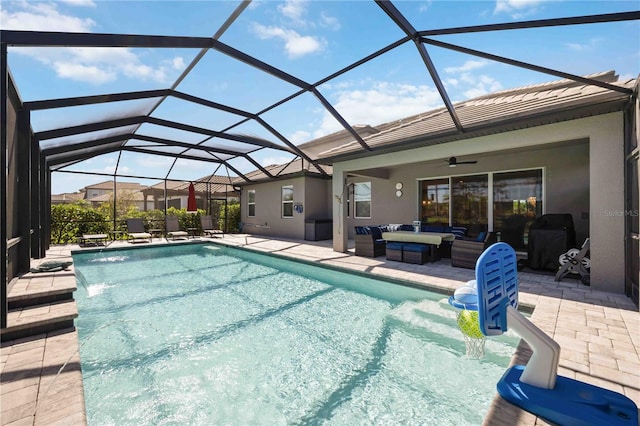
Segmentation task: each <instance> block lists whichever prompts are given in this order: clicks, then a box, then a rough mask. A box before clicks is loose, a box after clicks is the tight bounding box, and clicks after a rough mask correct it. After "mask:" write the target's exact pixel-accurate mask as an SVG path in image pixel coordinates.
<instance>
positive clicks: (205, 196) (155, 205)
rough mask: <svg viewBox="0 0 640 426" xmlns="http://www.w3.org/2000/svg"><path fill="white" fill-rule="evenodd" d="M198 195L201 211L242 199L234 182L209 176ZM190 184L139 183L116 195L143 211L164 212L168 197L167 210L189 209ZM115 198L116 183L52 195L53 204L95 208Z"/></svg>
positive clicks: (120, 188) (198, 185)
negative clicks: (77, 203) (82, 203)
mask: <svg viewBox="0 0 640 426" xmlns="http://www.w3.org/2000/svg"><path fill="white" fill-rule="evenodd" d="M193 183H194V186H195V192H196V203H197V206H198V208H199V209H203V210H207V211H208V210H210V209H207V201H208V202H209V203H211V204H213V203H214V202H216V201H224V200H226V201H229V200H237V199H238V197H239V195H238V193H237V191H236V190H235V189H234V188H233V185H234V182H233V179H232V178H230V177H228V176H217V175H209V176H204V177H202V178H200V179H197V180H196V181H194V182H193ZM189 184H190V182H186V181H169V180H168V181H166V183H165V182H160V183H157V184H155V185H152V186H143V185H140V184H139V183H135V182H117V184H116V191H117V193H118V199H119V200H124V201H127V202H131V203H135V205H136V207H137V208H138V210H140V211H146V210H153V209H158V210H164V208H165V194H166V200H167V206H166V207H167V208H169V207H175V208H177V209H181V208H186V207H187V198H188V196H189ZM112 197H113V181H105V182H100V183H96V184H93V185H89V186H86V187H84V188H82V189H80V192H77V193H71V194H52V195H51V203H52V204H64V203H72V202H74V201H78V200H86V201H87V202H89V203H91V204H92V206H93V207H98V206H100V205H101V204H102V203H107V202H111V201H112Z"/></svg>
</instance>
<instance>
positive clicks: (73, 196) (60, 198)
mask: <svg viewBox="0 0 640 426" xmlns="http://www.w3.org/2000/svg"><path fill="white" fill-rule="evenodd" d="M82 199H84V194H83V193H81V192H66V193H63V194H51V202H52V203H54V204H55V203H58V204H60V203H72V202H74V201H78V200H82Z"/></svg>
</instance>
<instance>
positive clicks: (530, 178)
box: [493, 169, 542, 248]
mask: <svg viewBox="0 0 640 426" xmlns="http://www.w3.org/2000/svg"><path fill="white" fill-rule="evenodd" d="M540 215H542V169H537V170H522V171H517V172H506V173H495V174H494V175H493V226H494V229H495V230H496V231H500V232H501V234H502V237H503V239H504V238H505V237H506V238H507V239H508V238H509V236H508V235H504V234H505V232H506V233H507V234H510V233H515V234H516V235H514V240H513V241H512V244H511V245H513V246H514V248H521V247H524V246H525V245H526V244H525V241H526V238H525V237H526V230H528V229H529V225H531V223H532V222H533V221H534V220H535V218H536V217H538V216H540Z"/></svg>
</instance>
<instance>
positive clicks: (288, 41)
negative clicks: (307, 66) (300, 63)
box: [253, 23, 326, 58]
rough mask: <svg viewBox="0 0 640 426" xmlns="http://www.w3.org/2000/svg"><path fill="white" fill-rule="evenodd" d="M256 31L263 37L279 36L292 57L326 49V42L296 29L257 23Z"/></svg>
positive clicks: (254, 28) (255, 25)
mask: <svg viewBox="0 0 640 426" xmlns="http://www.w3.org/2000/svg"><path fill="white" fill-rule="evenodd" d="M253 30H254V32H255V33H256V34H257V35H258V37H260V38H261V39H263V40H265V39H271V38H279V39H281V40H283V41H284V42H285V50H286V52H287V55H288V56H289V57H290V58H297V57H300V56H304V55H307V54H310V53H315V52H318V51H321V50H323V49H324V46H325V45H326V42H325V41H324V40H322V39H319V38H316V37H313V36H302V35H300V34H298V33H297V32H296V31H293V30H287V29H284V28H280V27H266V26H264V25H260V24H257V23H255V24H254V25H253Z"/></svg>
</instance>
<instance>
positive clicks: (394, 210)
mask: <svg viewBox="0 0 640 426" xmlns="http://www.w3.org/2000/svg"><path fill="white" fill-rule="evenodd" d="M572 141H588V155H587V153H586V152H585V151H586V150H585V148H584V147H581V142H576V144H574V145H572V143H571V142H572ZM584 143H586V142H584ZM584 143H582V144H584ZM557 144H566V147H562V145H557ZM554 145H556V146H555V147H554ZM514 150H515V151H514ZM623 150H624V120H623V113H622V112H613V113H609V114H603V115H598V116H594V117H588V118H581V119H577V120H572V121H566V122H561V123H554V124H549V125H544V126H537V127H531V128H527V129H523V130H517V131H512V132H505V133H501V134H495V135H488V136H482V137H476V138H471V139H466V140H461V141H455V142H450V143H442V144H438V145H432V146H427V147H422V148H415V149H408V150H405V151H400V152H394V153H389V154H381V155H370V156H368V157H365V158H360V159H354V160H348V161H342V162H334V163H333V184H332V191H333V193H334V194H341V193H343V191H344V190H345V188H344V182H345V181H346V179H347V178H348V176H349V174H350V172H353V171H361V170H375V169H380V168H389V178H388V179H387V180H380V181H379V182H378V181H376V182H374V181H373V179H371V181H372V186H373V188H372V192H373V200H372V211H373V212H374V213H373V214H374V215H375V216H374V217H373V218H372V220H371V221H370V222H371V223H385V222H392V223H398V222H405V221H407V220H414V219H415V218H414V217H413V216H415V215H416V212H417V184H416V180H415V179H416V178H418V177H427V176H429V175H432V176H438V175H440V176H444V175H449V172H448V169H447V165H446V163H444V162H443V159H446V158H449V157H450V156H456V157H462V156H469V155H472V156H473V157H474V159H478V164H477V165H474V166H472V167H470V168H468V169H464V174H468V173H469V172H470V171H471V170H473V167H477V168H479V169H480V168H482V169H484V170H489V169H491V168H494V167H495V168H496V169H497V170H511V169H519V168H527V167H539V166H542V167H545V178H544V179H545V188H546V197H547V199H546V200H545V201H546V203H545V212H546V213H556V212H558V210H567V211H569V212H571V213H572V214H573V215H574V221H575V222H576V225H577V226H578V229H579V231H578V232H579V235H578V240H579V241H580V240H583V238H584V237H585V230H586V229H587V228H588V235H589V237H590V242H591V255H590V257H591V285H592V287H593V288H595V289H598V290H604V291H610V292H616V293H623V292H624V275H625V269H624V258H625V256H624V218H623V217H617V216H614V215H611V214H607V212H615V211H623V209H624V194H623V192H624V173H623V170H624V152H623ZM492 152H506V153H507V154H505V155H499V156H492V155H491V154H490V153H492ZM483 156H484V157H483ZM482 158H486V160H487V161H486V162H483V161H481V159H482ZM434 159H437V161H441V162H443V164H444V168H443V169H442V172H440V173H439V172H438V171H437V170H431V171H430V169H429V168H428V167H427V164H426V163H427V162H433V160H434ZM421 162H424V163H425V167H424V168H425V170H424V171H421V172H420V173H418V170H417V169H418V168H417V167H415V166H410V167H407V166H405V165H406V164H412V165H415V164H417V163H421ZM430 164H431V163H430ZM584 164H588V174H587V173H586V172H585V166H584ZM433 167H437V166H433ZM458 167H459V168H461V167H462V166H458ZM400 170H402V171H400ZM411 170H413V172H411ZM461 170H462V169H461ZM411 174H413V176H411ZM358 179H359V180H368V178H358ZM403 179H404V181H403ZM397 181H403V184H405V185H406V186H405V188H404V191H405V194H406V196H405V195H403V197H401V198H400V199H397V198H396V199H394V198H395V195H394V193H395V189H394V185H395V183H396V182H397ZM382 182H384V183H382ZM374 183H375V184H374ZM584 187H587V188H588V197H587V196H586V194H585V193H584V190H581V189H580V188H584ZM379 196H381V198H380V199H378V197H379ZM585 198H587V199H588V210H587V212H588V214H586V215H583V213H587V212H585V211H584V207H585V206H584V203H585ZM385 206H386V207H385ZM557 207H560V209H558V208H557ZM398 212H403V213H402V214H401V215H398ZM406 212H410V215H409V214H407V213H406ZM585 218H587V219H585ZM333 220H334V227H333V229H334V230H333V232H334V235H333V247H334V250H336V251H341V252H344V251H346V250H347V249H348V237H349V233H350V232H352V231H350V229H351V228H352V227H353V223H354V221H353V220H352V219H347V212H346V203H342V204H340V203H337V202H334V203H333ZM339 221H340V222H341V223H340V226H336V224H337V223H338V222H339ZM339 230H347V231H348V232H344V231H342V232H340V233H339ZM580 242H582V241H580Z"/></svg>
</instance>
